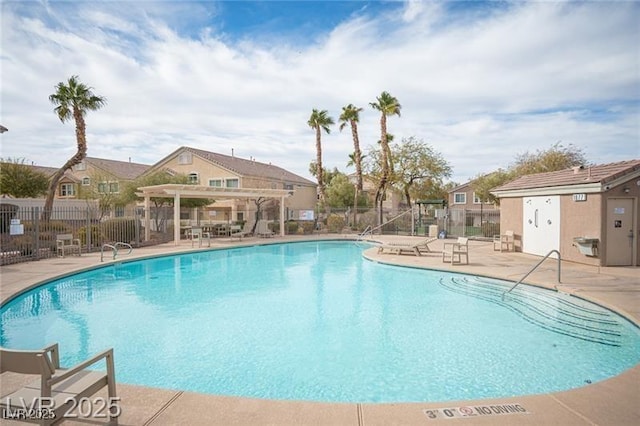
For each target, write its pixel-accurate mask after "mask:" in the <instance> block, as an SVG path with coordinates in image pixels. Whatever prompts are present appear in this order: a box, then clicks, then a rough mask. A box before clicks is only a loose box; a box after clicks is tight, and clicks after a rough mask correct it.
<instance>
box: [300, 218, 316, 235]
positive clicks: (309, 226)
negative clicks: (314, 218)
mask: <svg viewBox="0 0 640 426" xmlns="http://www.w3.org/2000/svg"><path fill="white" fill-rule="evenodd" d="M300 226H302V229H303V230H304V233H305V234H313V230H314V228H315V224H314V223H313V222H311V221H308V220H305V221H303V222H300Z"/></svg>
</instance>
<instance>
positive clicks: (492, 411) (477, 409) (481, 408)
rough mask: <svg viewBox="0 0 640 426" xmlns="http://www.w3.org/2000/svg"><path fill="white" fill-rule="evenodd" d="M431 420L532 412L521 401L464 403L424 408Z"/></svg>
mask: <svg viewBox="0 0 640 426" xmlns="http://www.w3.org/2000/svg"><path fill="white" fill-rule="evenodd" d="M422 411H423V412H424V414H425V415H426V416H427V419H429V420H443V419H444V420H447V419H460V418H469V417H471V418H477V417H487V416H504V415H507V414H531V413H530V412H529V411H527V409H526V408H524V407H523V406H522V405H521V404H519V403H513V404H491V405H463V406H461V407H448V408H430V409H425V410H422Z"/></svg>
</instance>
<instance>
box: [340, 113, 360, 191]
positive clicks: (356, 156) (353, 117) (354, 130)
mask: <svg viewBox="0 0 640 426" xmlns="http://www.w3.org/2000/svg"><path fill="white" fill-rule="evenodd" d="M361 111H362V108H358V107H356V106H354V105H353V104H349V105H347V106H345V107H343V108H342V114H340V131H342V129H344V128H345V126H346V125H347V124H348V125H349V126H350V127H351V138H352V139H353V158H351V155H350V156H349V158H351V160H352V161H353V163H354V165H355V166H356V179H357V180H356V188H357V190H358V191H362V152H361V151H360V139H359V138H358V123H359V122H360V112H361Z"/></svg>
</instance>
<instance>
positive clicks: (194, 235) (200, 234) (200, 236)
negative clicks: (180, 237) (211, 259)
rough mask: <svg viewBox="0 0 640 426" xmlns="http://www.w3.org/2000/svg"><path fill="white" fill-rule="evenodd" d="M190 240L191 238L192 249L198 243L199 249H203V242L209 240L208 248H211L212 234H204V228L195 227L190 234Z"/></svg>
mask: <svg viewBox="0 0 640 426" xmlns="http://www.w3.org/2000/svg"><path fill="white" fill-rule="evenodd" d="M189 238H191V247H193V245H194V244H195V243H196V241H197V242H198V247H202V241H203V240H205V239H206V240H207V244H208V247H211V234H210V233H209V232H204V231H203V230H202V228H200V227H196V226H194V227H193V228H191V231H190V232H189Z"/></svg>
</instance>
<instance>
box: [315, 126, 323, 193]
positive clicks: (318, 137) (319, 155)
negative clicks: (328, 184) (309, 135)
mask: <svg viewBox="0 0 640 426" xmlns="http://www.w3.org/2000/svg"><path fill="white" fill-rule="evenodd" d="M321 138H322V135H321V133H320V126H317V127H316V167H317V173H316V174H317V175H318V190H319V191H320V202H322V203H324V200H325V194H324V176H323V170H322V143H321Z"/></svg>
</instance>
